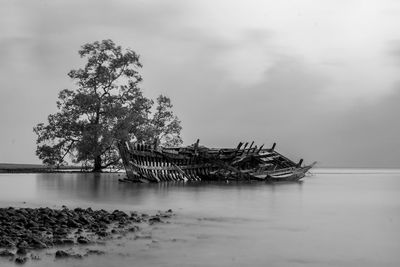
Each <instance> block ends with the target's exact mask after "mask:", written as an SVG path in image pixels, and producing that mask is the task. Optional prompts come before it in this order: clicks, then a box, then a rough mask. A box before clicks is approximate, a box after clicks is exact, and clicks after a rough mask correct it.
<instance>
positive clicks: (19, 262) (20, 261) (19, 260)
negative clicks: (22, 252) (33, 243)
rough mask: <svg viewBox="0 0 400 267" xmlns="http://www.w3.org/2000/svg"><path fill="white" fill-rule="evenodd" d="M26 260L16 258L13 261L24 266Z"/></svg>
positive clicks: (24, 258)
mask: <svg viewBox="0 0 400 267" xmlns="http://www.w3.org/2000/svg"><path fill="white" fill-rule="evenodd" d="M27 260H28V258H27V257H18V258H16V259H15V263H16V264H24V263H25V262H26V261H27Z"/></svg>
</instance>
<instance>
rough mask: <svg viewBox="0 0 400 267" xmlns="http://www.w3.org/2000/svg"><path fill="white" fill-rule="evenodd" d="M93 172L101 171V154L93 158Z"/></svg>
mask: <svg viewBox="0 0 400 267" xmlns="http://www.w3.org/2000/svg"><path fill="white" fill-rule="evenodd" d="M93 172H101V156H100V155H99V156H96V157H95V158H94V169H93Z"/></svg>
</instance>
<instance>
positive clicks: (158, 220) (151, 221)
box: [149, 216, 162, 224]
mask: <svg viewBox="0 0 400 267" xmlns="http://www.w3.org/2000/svg"><path fill="white" fill-rule="evenodd" d="M161 222H162V220H161V218H160V217H158V216H153V217H150V219H149V223H150V224H153V223H161Z"/></svg>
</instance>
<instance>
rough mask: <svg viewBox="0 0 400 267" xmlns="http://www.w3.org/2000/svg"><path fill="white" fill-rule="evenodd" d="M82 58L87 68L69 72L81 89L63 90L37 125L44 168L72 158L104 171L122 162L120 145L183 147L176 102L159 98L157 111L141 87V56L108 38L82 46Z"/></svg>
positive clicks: (37, 152)
mask: <svg viewBox="0 0 400 267" xmlns="http://www.w3.org/2000/svg"><path fill="white" fill-rule="evenodd" d="M79 55H80V56H81V57H82V58H85V59H86V64H85V66H84V68H80V69H76V70H71V71H70V72H69V73H68V76H69V77H70V78H71V79H72V80H74V81H75V83H76V86H77V88H76V90H69V89H64V90H62V91H61V92H60V93H59V95H58V101H57V108H58V111H57V112H56V113H55V114H51V115H49V116H48V122H47V123H46V124H45V123H39V124H38V125H37V126H36V127H34V132H35V133H36V134H37V142H36V143H37V150H36V154H37V155H38V156H39V158H40V159H41V160H42V161H43V162H44V163H45V164H48V165H62V164H65V163H66V159H67V158H68V156H69V157H70V158H71V159H72V160H73V162H75V163H78V162H86V163H89V164H92V165H93V166H94V171H99V170H101V169H102V168H106V167H109V166H112V165H115V164H117V163H118V162H119V160H120V157H119V154H118V150H117V142H118V141H138V142H155V141H156V140H157V141H158V142H161V143H162V144H164V145H167V146H168V145H169V146H171V145H179V144H181V143H182V140H181V137H180V131H181V126H180V121H179V120H178V118H177V117H176V116H175V115H174V113H173V111H172V104H171V100H170V99H169V98H168V97H166V96H163V95H160V96H159V97H158V98H157V100H156V106H155V108H154V107H153V106H154V101H153V100H151V99H148V98H146V97H145V96H144V95H143V93H142V91H141V89H140V87H139V84H140V82H141V81H142V77H141V75H140V74H139V72H138V70H139V69H140V68H141V67H142V65H141V63H140V61H139V55H138V54H136V53H135V52H134V51H132V50H130V49H126V50H123V49H122V48H121V47H120V46H116V45H115V44H114V42H113V41H111V40H103V41H101V42H94V43H88V44H85V45H83V46H82V49H81V50H79ZM152 111H153V112H152Z"/></svg>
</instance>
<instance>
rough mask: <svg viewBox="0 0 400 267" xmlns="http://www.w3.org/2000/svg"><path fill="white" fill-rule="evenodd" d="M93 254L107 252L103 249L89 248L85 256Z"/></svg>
mask: <svg viewBox="0 0 400 267" xmlns="http://www.w3.org/2000/svg"><path fill="white" fill-rule="evenodd" d="M93 254H95V255H103V254H106V253H105V252H104V251H102V250H97V249H89V250H88V251H87V252H86V254H85V256H88V255H93Z"/></svg>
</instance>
